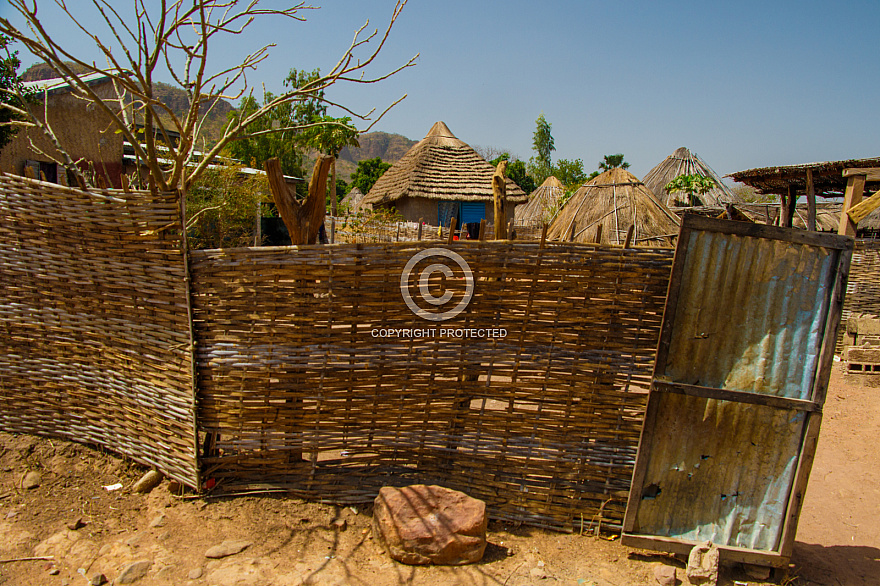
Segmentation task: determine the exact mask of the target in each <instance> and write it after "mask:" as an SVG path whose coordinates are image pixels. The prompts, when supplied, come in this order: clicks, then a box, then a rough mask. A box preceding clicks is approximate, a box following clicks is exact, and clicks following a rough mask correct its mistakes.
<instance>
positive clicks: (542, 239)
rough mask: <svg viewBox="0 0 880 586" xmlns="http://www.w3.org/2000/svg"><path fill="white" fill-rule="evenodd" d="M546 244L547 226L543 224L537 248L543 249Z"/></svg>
mask: <svg viewBox="0 0 880 586" xmlns="http://www.w3.org/2000/svg"><path fill="white" fill-rule="evenodd" d="M546 244H547V224H544V227H543V228H541V246H540V247H539V248H544V246H545V245H546Z"/></svg>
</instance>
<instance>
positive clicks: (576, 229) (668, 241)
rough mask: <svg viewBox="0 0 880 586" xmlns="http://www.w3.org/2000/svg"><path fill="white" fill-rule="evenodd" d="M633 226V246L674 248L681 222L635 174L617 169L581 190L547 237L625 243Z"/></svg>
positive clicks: (566, 207) (606, 172)
mask: <svg viewBox="0 0 880 586" xmlns="http://www.w3.org/2000/svg"><path fill="white" fill-rule="evenodd" d="M600 226H601V229H600V228H599V227H600ZM630 226H633V238H632V243H633V244H637V245H642V246H657V245H660V246H672V244H673V242H674V240H675V238H676V236H677V235H678V228H679V219H678V217H677V216H676V215H675V214H673V213H672V211H670V209H669V208H668V207H666V206H665V205H664V204H663V203H662V202H661V201H659V200H658V199H657V196H655V195H654V194H653V193H652V192H651V190H650V189H648V188H647V187H646V186H645V184H644V183H642V182H641V181H639V179H638V178H637V177H636V176H635V175H633V174H632V173H630V172H629V171H627V170H626V169H620V168H615V169H610V170H608V171H605V172H604V173H602V174H601V175H598V176H596V177H594V178H593V179H592V180H590V181H589V182H588V183H586V184H584V185H583V186H582V187H581V188H580V189H578V190H577V191H576V192H575V193H574V195H572V196H571V199H569V200H568V202H567V203H566V204H565V207H563V208H562V210H561V211H560V212H559V214H558V215H557V216H556V219H555V220H553V223H552V224H551V225H550V228H549V230H548V231H547V236H548V238H551V239H554V240H565V241H569V240H572V241H575V242H595V241H596V235H597V232H601V233H600V236H601V239H600V242H601V243H603V244H624V242H625V241H626V235H627V231H628V230H629V227H630Z"/></svg>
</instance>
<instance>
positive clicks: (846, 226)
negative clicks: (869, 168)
mask: <svg viewBox="0 0 880 586" xmlns="http://www.w3.org/2000/svg"><path fill="white" fill-rule="evenodd" d="M865 179H867V176H866V175H850V176H849V178H848V179H847V180H846V191H845V192H844V195H843V210H841V212H840V226H839V227H838V229H837V233H838V234H843V235H844V236H852V237H853V238H855V235H856V228H857V227H858V226H857V224H855V223H854V222H853V221H852V220H851V219H850V217H849V214H847V212H848V211H849V209H850V208H851V207H853V206H854V205H856V204H857V203H859V202H861V201H862V194H863V193H864V192H865Z"/></svg>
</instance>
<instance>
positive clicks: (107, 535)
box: [0, 365, 880, 586]
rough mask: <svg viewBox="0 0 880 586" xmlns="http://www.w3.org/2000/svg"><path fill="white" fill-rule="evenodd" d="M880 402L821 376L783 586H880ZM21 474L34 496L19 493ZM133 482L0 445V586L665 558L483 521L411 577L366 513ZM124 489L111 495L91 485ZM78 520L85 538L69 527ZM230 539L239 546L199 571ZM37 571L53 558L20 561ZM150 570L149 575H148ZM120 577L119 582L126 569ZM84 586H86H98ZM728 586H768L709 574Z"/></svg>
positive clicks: (36, 445)
mask: <svg viewBox="0 0 880 586" xmlns="http://www.w3.org/2000/svg"><path fill="white" fill-rule="evenodd" d="M878 438H880V389H876V388H873V389H872V388H869V387H867V386H862V385H860V384H858V383H852V382H847V381H844V380H843V377H842V375H841V374H840V368H839V365H837V367H836V368H835V372H834V374H833V376H832V382H831V389H830V391H829V395H828V400H827V403H826V408H825V416H824V421H823V425H822V432H821V435H820V439H819V447H818V453H817V456H816V461H815V464H814V465H813V472H812V476H811V479H810V484H809V488H808V491H807V495H806V499H805V503H804V508H803V513H802V514H801V521H800V527H799V530H798V535H797V544H796V547H795V550H794V557H793V559H792V565H791V567H790V568H789V570H788V572H787V573H786V574H785V575H780V576H777V577H776V578H775V580H776V582H775V583H779V584H785V585H787V586H801V585H803V586H806V585H828V586H860V585H866V586H867V585H872V586H873V585H877V584H880V549H878V547H880V452H878V450H877V449H876V445H877V444H876V443H875V442H877V441H878ZM29 471H37V472H39V473H40V479H39V486H38V487H36V488H32V489H27V488H23V487H22V483H23V481H24V478H25V476H26V474H27V473H28V472H29ZM143 472H144V469H143V468H141V467H139V466H136V465H134V464H132V463H130V462H128V461H126V460H124V459H121V458H118V457H115V456H113V455H112V454H109V453H106V452H101V451H97V450H94V449H90V448H87V447H84V446H80V445H76V444H72V443H69V442H64V441H59V440H48V439H41V438H35V437H31V436H26V435H17V436H16V435H10V434H6V433H2V432H0V584H2V585H4V586H7V585H23V586H27V585H33V586H43V585H48V586H52V585H62V584H66V585H71V586H72V585H83V586H84V585H86V584H89V583H91V582H92V580H93V578H94V577H96V576H97V575H99V574H103V575H104V576H105V577H106V579H107V580H108V581H109V582H110V583H113V584H120V583H123V582H124V580H123V579H121V577H122V573H123V570H124V569H125V568H126V567H127V566H129V565H131V564H132V563H134V562H139V561H145V562H148V564H147V563H145V564H142V567H143V568H146V573H145V575H144V576H143V577H142V578H140V579H137V580H136V581H135V582H134V583H135V584H137V585H139V586H149V585H154V584H155V585H160V584H161V585H166V584H170V585H178V584H182V585H193V586H195V585H211V586H264V585H267V586H274V585H278V586H282V585H298V584H330V585H333V584H340V585H341V584H354V585H367V586H391V585H399V584H413V585H421V584H424V585H431V586H440V585H446V584H452V585H474V586H477V585H481V586H482V585H485V586H494V585H498V586H501V585H508V586H524V585H527V584H565V585H569V584H570V585H574V586H582V585H585V586H635V585H650V584H657V581H656V580H655V578H654V569H655V567H657V566H659V565H664V564H665V565H671V566H676V567H677V568H679V571H678V575H679V577H680V579H682V580H683V581H684V584H687V580H686V578H684V571H683V569H682V568H683V567H684V564H683V563H681V562H679V561H678V560H676V559H675V558H673V557H670V556H666V555H659V554H655V553H651V552H645V551H639V550H634V549H630V548H627V547H623V546H621V545H620V544H619V543H618V541H617V540H616V539H615V536H610V535H605V536H602V537H599V538H596V537H593V536H586V535H584V536H581V535H566V534H559V533H551V532H547V531H542V530H537V529H533V528H529V527H525V526H522V527H514V526H510V525H507V524H501V523H490V525H489V542H490V545H489V547H488V549H487V551H486V556H485V558H484V560H483V561H482V562H481V563H479V564H475V565H472V566H467V567H458V568H442V567H409V566H404V565H401V564H398V563H396V562H394V561H391V560H390V559H389V558H388V557H387V555H386V554H385V553H384V552H383V551H382V550H381V548H380V547H379V546H378V544H377V543H375V542H374V540H373V538H372V535H371V532H370V512H371V511H370V509H369V507H362V508H352V507H337V506H328V505H320V504H315V503H308V502H304V501H301V500H299V499H294V498H286V497H283V496H278V495H268V496H241V497H236V498H225V499H203V498H197V497H192V498H181V497H178V496H175V495H172V494H171V493H170V492H169V490H168V483H167V481H166V482H165V483H163V484H162V485H160V486H159V487H158V488H156V489H155V490H153V491H152V492H151V493H150V494H147V495H140V494H132V493H131V492H130V491H129V490H128V488H129V487H130V486H131V484H132V483H133V482H134V481H135V480H137V479H138V478H139V477H140V476H141V475H142V474H143ZM116 483H122V484H123V488H122V489H120V490H115V491H108V490H106V489H104V488H102V487H103V486H109V485H113V484H116ZM77 520H81V521H82V523H84V525H83V526H82V527H79V528H75V527H76V525H75V524H74V523H75V522H76V521H77ZM227 540H243V541H244V542H246V543H249V544H250V545H249V546H248V547H247V548H246V549H245V550H244V551H242V552H240V553H238V554H235V555H231V556H229V557H226V558H223V559H216V560H211V559H208V558H206V557H205V553H206V551H207V550H208V548H210V547H212V546H214V545H218V544H220V543H221V542H223V541H227ZM33 557H46V558H49V557H51V559H29V560H21V561H10V560H18V559H20V558H33ZM147 566H148V567H147ZM129 572H131V570H129ZM94 583H97V581H95V582H94ZM719 583H720V584H722V585H727V586H743V585H746V584H748V585H750V586H752V585H756V584H765V583H774V582H772V581H771V580H769V579H768V580H767V581H766V582H765V581H762V580H757V581H756V579H755V577H754V575H753V576H752V577H750V576H749V574H747V573H746V569H745V568H742V567H741V566H730V567H724V568H722V577H721V580H720V582H719Z"/></svg>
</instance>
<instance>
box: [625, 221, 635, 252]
mask: <svg viewBox="0 0 880 586" xmlns="http://www.w3.org/2000/svg"><path fill="white" fill-rule="evenodd" d="M635 231H636V225H635V224H633V225H631V226H630V227H629V228H628V229H627V231H626V240H625V241H624V242H623V247H624V248H629V247H630V246H632V241H633V234H634V233H635Z"/></svg>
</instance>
